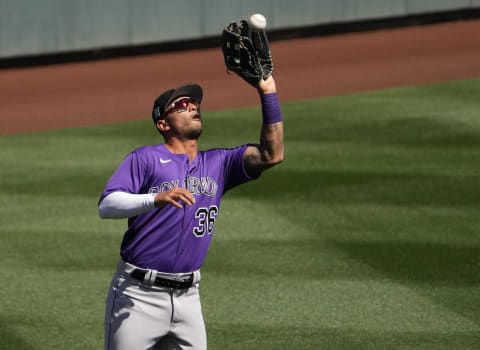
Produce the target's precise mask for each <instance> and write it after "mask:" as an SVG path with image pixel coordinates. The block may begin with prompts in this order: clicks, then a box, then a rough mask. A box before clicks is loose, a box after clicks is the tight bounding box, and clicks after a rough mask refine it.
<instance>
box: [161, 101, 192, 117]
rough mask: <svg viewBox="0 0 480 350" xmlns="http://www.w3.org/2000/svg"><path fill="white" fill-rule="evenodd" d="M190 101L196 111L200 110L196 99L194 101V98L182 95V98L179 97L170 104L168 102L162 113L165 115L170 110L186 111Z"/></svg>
mask: <svg viewBox="0 0 480 350" xmlns="http://www.w3.org/2000/svg"><path fill="white" fill-rule="evenodd" d="M190 103H192V104H193V105H195V107H196V108H197V111H200V105H199V104H198V102H197V101H195V100H194V99H192V98H190V97H184V98H181V99H180V100H178V101H175V102H173V103H172V104H170V105H169V106H168V107H167V108H166V109H165V112H164V114H165V115H166V114H168V113H170V112H177V113H182V112H186V111H188V105H189V104H190Z"/></svg>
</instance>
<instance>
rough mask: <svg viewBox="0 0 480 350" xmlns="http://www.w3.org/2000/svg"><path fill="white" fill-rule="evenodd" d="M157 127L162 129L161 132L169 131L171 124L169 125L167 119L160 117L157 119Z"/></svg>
mask: <svg viewBox="0 0 480 350" xmlns="http://www.w3.org/2000/svg"><path fill="white" fill-rule="evenodd" d="M157 128H158V130H160V131H161V132H165V131H168V130H170V126H169V125H168V123H167V121H166V120H165V119H159V120H158V121H157Z"/></svg>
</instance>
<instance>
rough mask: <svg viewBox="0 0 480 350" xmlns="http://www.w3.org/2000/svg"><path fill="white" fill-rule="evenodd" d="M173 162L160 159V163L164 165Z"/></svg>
mask: <svg viewBox="0 0 480 350" xmlns="http://www.w3.org/2000/svg"><path fill="white" fill-rule="evenodd" d="M171 161H172V160H171V159H162V158H160V163H162V164H167V163H170V162H171Z"/></svg>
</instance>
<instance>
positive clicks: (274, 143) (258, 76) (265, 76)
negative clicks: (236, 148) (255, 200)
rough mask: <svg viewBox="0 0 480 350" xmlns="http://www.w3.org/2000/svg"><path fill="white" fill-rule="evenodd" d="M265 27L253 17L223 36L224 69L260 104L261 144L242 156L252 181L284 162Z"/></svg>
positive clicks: (259, 17)
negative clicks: (246, 85)
mask: <svg viewBox="0 0 480 350" xmlns="http://www.w3.org/2000/svg"><path fill="white" fill-rule="evenodd" d="M266 25H267V21H266V19H265V17H263V16H262V15H260V14H254V15H252V16H251V17H250V18H249V20H248V21H247V20H242V21H240V22H239V23H237V22H231V23H230V24H228V25H227V26H226V27H225V28H224V30H223V33H222V39H223V44H222V50H223V56H224V60H225V66H226V67H227V69H228V70H230V71H233V72H235V73H236V74H238V75H239V76H240V77H241V78H242V79H243V80H245V81H246V82H247V83H249V84H250V85H252V86H254V87H255V88H256V89H257V90H258V92H259V93H260V98H261V102H262V116H263V125H262V130H261V133H260V143H259V144H257V145H252V146H250V147H248V148H247V149H246V151H245V154H244V159H245V168H246V169H245V170H246V171H247V173H248V174H249V175H250V176H252V177H256V176H258V175H260V173H261V172H262V171H264V170H266V169H268V168H270V167H272V166H274V165H276V164H278V163H280V162H281V161H282V160H283V122H282V114H281V111H280V104H279V102H278V96H277V89H276V86H275V80H274V79H273V77H272V72H273V62H272V54H271V52H270V46H269V44H268V39H267V34H266V32H265V28H266Z"/></svg>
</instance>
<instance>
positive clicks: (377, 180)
mask: <svg viewBox="0 0 480 350" xmlns="http://www.w3.org/2000/svg"><path fill="white" fill-rule="evenodd" d="M479 96H480V80H479V79H476V80H467V81H456V82H450V83H445V84H436V85H428V86H419V87H413V88H401V89H391V90H386V91H380V92H371V93H363V94H354V95H347V96H339V97H333V98H323V99H319V100H309V101H300V102H296V103H285V104H284V105H283V112H284V119H285V128H286V129H285V130H286V134H285V141H286V158H285V161H284V163H283V164H282V165H280V166H278V167H277V168H275V169H272V170H271V171H269V172H267V173H265V174H264V176H262V178H261V179H259V180H257V181H255V182H252V183H249V184H246V185H244V186H243V187H240V188H238V189H236V190H234V191H232V192H231V193H228V194H227V195H226V196H225V198H224V201H223V207H222V210H221V214H220V216H219V218H218V221H217V225H216V231H215V239H214V241H213V244H212V248H211V250H210V254H209V256H208V258H207V261H206V263H205V265H204V268H203V270H202V272H203V275H202V276H203V282H202V292H201V293H202V301H203V309H204V316H205V319H206V323H207V328H208V334H209V346H210V347H209V348H210V349H213V350H215V349H238V350H240V349H242V350H243V349H272V350H273V349H275V350H278V349H285V350H287V349H288V350H291V349H315V350H317V349H334V350H335V349H445V350H446V349H448V350H451V349H478V348H480V293H479V287H480V233H479V232H480V231H479V229H480V162H479V155H480V103H479V101H480V100H479ZM258 114H259V109H258V108H247V109H241V110H236V111H223V112H210V113H205V115H204V117H205V132H204V135H202V140H201V146H202V148H204V149H205V148H210V147H221V146H233V145H237V144H240V143H246V142H256V140H257V135H258V133H259V131H258V130H259V125H260V119H259V116H258ZM146 119H147V120H146V121H142V122H129V123H122V124H118V125H109V126H96V127H83V128H73V129H67V130H59V131H51V132H41V133H33V134H25V135H16V136H3V137H0V149H1V151H0V152H1V157H0V205H1V211H0V220H1V226H0V227H1V235H0V245H1V254H0V264H1V266H2V267H1V269H0V280H1V284H2V286H1V288H0V300H1V307H0V339H1V340H0V349H9V350H10V349H25V350H30V349H45V350H51V349H101V348H102V345H103V311H104V300H105V296H106V290H107V286H108V284H109V282H110V278H111V276H112V273H113V271H114V269H115V265H116V261H117V258H118V247H119V244H120V241H121V237H122V234H123V230H124V228H125V225H126V223H125V221H123V220H121V221H112V220H100V219H99V218H98V216H97V208H96V204H97V199H98V196H99V194H100V193H101V191H102V189H103V186H104V185H105V182H106V181H107V179H108V177H109V176H110V175H111V173H112V171H113V170H114V169H115V167H116V166H117V165H118V164H119V162H120V161H121V159H122V158H123V157H124V156H125V155H126V154H127V153H128V152H129V151H130V150H132V149H133V148H135V147H137V146H140V145H143V144H152V143H156V142H161V138H160V136H159V135H158V134H156V131H155V130H154V129H153V126H152V124H151V122H150V121H149V120H148V117H147V118H146ZM39 122H41V121H39Z"/></svg>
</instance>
